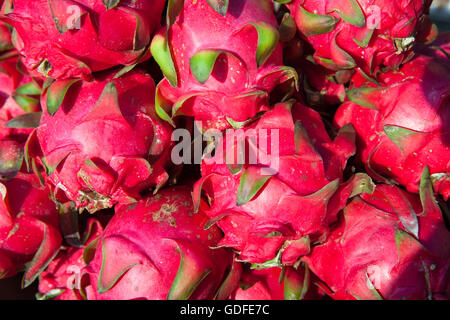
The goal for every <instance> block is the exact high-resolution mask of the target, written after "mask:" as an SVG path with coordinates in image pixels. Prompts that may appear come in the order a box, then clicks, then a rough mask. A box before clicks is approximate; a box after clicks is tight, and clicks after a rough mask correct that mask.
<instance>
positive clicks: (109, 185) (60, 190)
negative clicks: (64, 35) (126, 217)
mask: <svg viewBox="0 0 450 320" xmlns="http://www.w3.org/2000/svg"><path fill="white" fill-rule="evenodd" d="M154 90H155V86H154V82H153V80H152V78H151V77H150V76H149V75H147V74H145V73H143V72H142V71H139V70H136V71H132V72H129V73H127V74H125V75H123V76H122V77H119V78H114V73H111V72H108V73H105V74H100V75H98V76H97V78H96V80H94V81H92V82H83V81H78V80H58V81H55V82H53V83H52V84H51V85H50V86H48V87H47V88H46V90H45V91H44V93H43V95H42V98H41V100H42V106H43V109H44V113H43V116H42V119H41V122H40V125H39V127H38V128H36V130H35V131H34V132H33V133H32V134H31V135H30V137H29V139H28V142H27V156H26V157H27V159H28V162H29V163H30V166H31V167H32V168H35V167H37V168H38V169H37V173H38V174H41V175H42V176H44V178H45V180H46V181H47V183H49V184H50V185H51V187H52V190H53V191H54V193H55V194H56V196H57V197H58V194H61V195H64V196H66V197H67V198H68V199H69V200H72V201H74V202H75V203H76V205H77V207H79V208H87V209H88V210H90V211H91V212H94V211H96V210H99V209H102V208H109V207H111V206H112V205H113V204H115V203H118V202H120V203H128V202H132V201H134V200H133V199H138V198H139V197H140V195H139V192H141V191H145V190H148V189H149V188H153V187H156V188H160V187H161V186H162V185H164V183H165V182H166V181H167V179H168V173H167V172H166V171H165V167H166V166H167V165H168V164H169V163H170V146H171V141H170V136H171V132H172V131H171V129H170V128H169V126H168V124H166V123H165V122H164V123H163V121H160V120H159V118H158V117H157V115H156V114H155V111H154V108H153V106H154ZM39 168H42V169H43V170H39ZM42 171H43V172H42ZM60 201H61V200H60ZM62 202H65V201H62Z"/></svg>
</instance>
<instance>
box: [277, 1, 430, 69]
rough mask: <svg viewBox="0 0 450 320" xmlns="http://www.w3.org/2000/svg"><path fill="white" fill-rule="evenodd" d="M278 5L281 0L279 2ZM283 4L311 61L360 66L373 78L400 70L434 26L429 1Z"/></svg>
mask: <svg viewBox="0 0 450 320" xmlns="http://www.w3.org/2000/svg"><path fill="white" fill-rule="evenodd" d="M279 2H281V1H279ZM283 3H287V6H288V8H289V9H290V11H291V14H292V16H293V17H294V18H295V21H296V24H297V27H298V30H299V32H300V33H301V34H302V36H304V37H305V38H306V39H307V41H308V42H309V43H311V45H312V46H313V47H314V49H315V50H316V52H315V54H314V58H315V60H316V61H317V62H318V63H319V64H321V65H323V66H324V67H326V68H329V69H331V70H347V69H353V68H355V67H359V68H361V69H362V70H363V71H364V72H365V73H367V74H369V75H372V74H376V73H377V72H378V71H379V70H382V69H384V68H393V69H396V68H398V67H399V66H400V65H401V64H402V63H403V62H405V61H407V60H408V59H410V57H411V55H412V54H413V53H412V51H411V49H412V47H413V45H414V43H415V42H416V40H417V41H419V40H421V41H425V40H427V41H430V40H431V37H432V36H433V35H435V33H436V28H435V27H434V26H433V25H432V23H431V20H430V18H429V17H428V10H429V7H430V5H431V1H430V0H426V1H423V0H413V1H382V0H370V1H360V0H333V1H322V0H292V1H283Z"/></svg>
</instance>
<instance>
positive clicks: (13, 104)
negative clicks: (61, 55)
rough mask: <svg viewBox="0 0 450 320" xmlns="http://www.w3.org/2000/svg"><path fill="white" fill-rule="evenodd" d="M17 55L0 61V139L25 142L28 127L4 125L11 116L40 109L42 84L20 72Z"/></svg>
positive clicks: (28, 130) (14, 116)
mask: <svg viewBox="0 0 450 320" xmlns="http://www.w3.org/2000/svg"><path fill="white" fill-rule="evenodd" d="M17 64H18V59H17V57H11V58H8V59H5V60H1V61H0V125H1V127H0V140H4V139H11V140H16V141H18V142H25V141H26V139H27V137H28V135H29V134H30V133H31V131H32V130H31V129H29V128H18V129H16V128H11V127H8V126H5V125H6V124H7V123H8V122H9V121H10V120H12V119H13V118H16V117H19V116H22V115H24V114H25V113H31V112H39V111H40V110H41V107H40V103H39V95H40V93H41V86H42V84H41V83H40V82H39V81H37V80H35V79H33V78H32V77H30V76H27V75H24V74H23V73H21V71H20V69H18V67H17Z"/></svg>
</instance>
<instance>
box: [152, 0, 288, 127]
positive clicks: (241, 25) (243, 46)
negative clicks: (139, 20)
mask: <svg viewBox="0 0 450 320" xmlns="http://www.w3.org/2000/svg"><path fill="white" fill-rule="evenodd" d="M208 2H210V3H219V2H220V1H207V0H198V1H184V6H183V7H182V8H179V9H180V10H179V11H180V13H179V14H178V15H175V13H176V12H177V11H176V8H173V9H171V7H170V6H169V13H170V12H172V13H173V14H172V15H169V20H170V21H171V23H170V24H169V26H170V27H169V29H168V30H167V28H166V29H163V30H161V31H160V32H159V33H158V34H157V35H156V36H155V37H154V39H153V41H152V45H151V51H152V54H153V56H154V58H155V59H156V61H157V62H158V64H159V66H160V67H161V69H162V71H163V72H164V74H165V79H164V80H163V81H162V82H161V83H160V84H159V85H158V89H157V97H156V98H157V99H156V100H157V108H158V110H159V112H160V114H162V117H163V118H165V119H167V120H168V121H172V117H175V116H177V115H188V116H194V117H195V119H196V120H199V121H202V122H203V123H202V126H203V127H204V128H206V129H207V128H217V129H225V128H227V127H229V126H230V125H229V123H228V122H227V118H231V119H232V120H234V121H245V120H247V119H249V118H251V117H253V116H254V115H255V114H256V113H258V112H259V111H261V110H262V109H264V107H265V103H266V101H267V96H268V94H269V93H270V92H271V91H272V89H273V88H274V87H275V86H276V85H278V84H280V83H283V82H286V81H288V80H290V79H296V78H297V74H296V72H295V70H293V69H292V68H289V67H286V66H283V58H282V47H281V44H280V42H279V38H280V35H279V32H278V23H277V21H276V18H275V15H274V13H273V3H272V1H270V0H230V1H227V3H228V10H226V9H225V10H224V9H223V7H220V5H218V7H215V6H210V4H208ZM169 4H170V3H169ZM214 8H216V9H217V11H218V12H217V11H215V9H214ZM172 22H173V23H172ZM166 35H167V43H168V47H167V46H166ZM168 48H170V50H171V51H168V50H167V49H168Z"/></svg>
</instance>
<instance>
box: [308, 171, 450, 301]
mask: <svg viewBox="0 0 450 320" xmlns="http://www.w3.org/2000/svg"><path fill="white" fill-rule="evenodd" d="M427 176H428V178H426V177H427ZM421 201H422V202H421ZM417 203H419V209H417ZM421 203H422V206H421V205H420V204H421ZM343 218H344V219H342V221H341V222H340V223H339V225H338V226H337V228H336V229H335V230H333V232H332V233H331V234H330V237H329V238H328V240H327V242H326V243H324V244H323V245H319V246H316V247H314V248H313V249H312V252H311V254H310V255H309V256H307V257H304V259H303V260H304V261H305V262H306V263H307V264H308V265H309V267H310V268H311V270H312V271H313V272H314V273H315V274H316V275H317V276H318V277H319V278H320V279H321V280H323V281H324V282H325V283H326V285H327V286H328V288H329V289H330V290H331V291H330V292H329V294H330V296H331V297H332V298H334V299H388V300H399V299H414V300H416V299H441V298H444V297H446V296H447V299H448V293H449V292H448V281H449V276H450V275H449V273H448V270H449V262H450V260H449V258H450V250H449V248H450V247H449V246H448V244H449V243H450V241H449V240H450V232H449V231H448V230H447V229H446V226H445V224H444V221H443V217H442V213H441V210H440V208H439V207H438V205H437V203H436V201H435V199H434V196H433V190H432V186H431V180H430V179H429V172H427V170H425V171H424V180H423V182H422V189H421V198H420V199H419V197H418V196H416V195H411V194H410V195H408V194H407V193H406V192H405V191H403V190H401V189H400V188H398V187H395V186H388V185H379V186H377V187H376V190H375V192H374V193H373V194H372V195H367V194H364V195H361V197H356V198H354V199H353V200H352V201H351V202H350V204H348V205H347V207H346V208H345V209H344V217H343Z"/></svg>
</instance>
